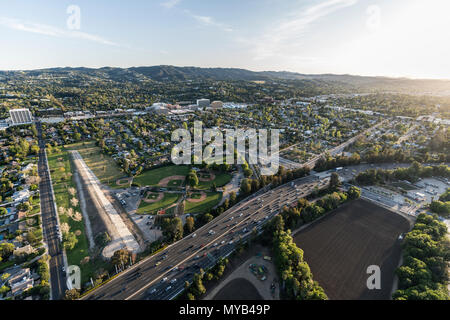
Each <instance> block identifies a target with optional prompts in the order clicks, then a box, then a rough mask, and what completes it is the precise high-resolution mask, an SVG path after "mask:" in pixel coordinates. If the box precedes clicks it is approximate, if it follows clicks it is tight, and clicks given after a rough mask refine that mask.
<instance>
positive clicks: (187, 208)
mask: <svg viewBox="0 0 450 320" xmlns="http://www.w3.org/2000/svg"><path fill="white" fill-rule="evenodd" d="M206 195H207V198H206V199H205V201H202V202H199V203H194V202H189V201H185V205H184V213H203V212H208V211H209V210H211V209H212V208H213V207H215V206H216V205H218V204H219V203H220V201H221V200H222V193H221V192H207V193H206Z"/></svg>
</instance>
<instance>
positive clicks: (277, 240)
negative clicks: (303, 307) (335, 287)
mask: <svg viewBox="0 0 450 320" xmlns="http://www.w3.org/2000/svg"><path fill="white" fill-rule="evenodd" d="M264 238H265V239H266V241H267V239H269V241H270V242H271V244H272V250H273V255H274V263H275V266H276V268H277V272H278V276H279V277H280V279H281V281H282V284H281V285H282V287H281V288H282V294H283V295H284V298H286V299H289V300H326V299H328V297H327V295H326V294H325V292H324V291H323V289H322V287H320V285H319V284H318V283H317V282H316V281H314V280H313V275H312V273H311V270H310V268H309V266H308V264H307V263H306V261H304V259H303V250H301V249H300V248H298V247H297V245H296V244H295V243H294V241H293V239H292V236H291V231H290V230H289V229H286V228H285V223H284V219H283V217H282V216H280V215H277V216H275V218H273V219H272V221H271V222H270V223H269V224H268V225H267V226H266V227H265V236H264Z"/></svg>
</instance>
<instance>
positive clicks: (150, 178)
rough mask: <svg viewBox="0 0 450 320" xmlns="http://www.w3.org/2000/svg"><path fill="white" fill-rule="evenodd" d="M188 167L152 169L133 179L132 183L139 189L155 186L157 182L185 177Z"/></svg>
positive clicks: (173, 166) (174, 166)
mask: <svg viewBox="0 0 450 320" xmlns="http://www.w3.org/2000/svg"><path fill="white" fill-rule="evenodd" d="M189 170H190V168H189V166H176V165H172V166H166V167H161V168H158V169H153V170H149V171H145V172H144V173H142V174H141V175H139V176H137V177H136V178H134V180H133V183H135V184H138V185H140V186H141V187H145V186H157V185H158V184H159V182H160V181H161V180H162V179H164V178H166V177H171V176H187V175H188V173H189Z"/></svg>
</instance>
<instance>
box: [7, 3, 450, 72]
mask: <svg viewBox="0 0 450 320" xmlns="http://www.w3.org/2000/svg"><path fill="white" fill-rule="evenodd" d="M449 9H450V3H449V2H448V1H445V0H430V1H426V2H425V1H421V0H398V1H395V2H393V1H388V0H374V1H367V0H284V1H273V0H248V1H244V2H243V1H238V0H230V1H227V2H223V1H215V0H211V1H208V2H205V1H202V0H153V1H143V0H136V1H133V2H131V3H123V2H119V1H106V0H97V1H86V0H79V1H73V2H72V1H67V0H63V1H58V2H56V3H55V2H54V1H51V0H42V1H39V2H36V1H31V0H20V1H15V2H13V3H11V2H9V1H4V0H0V11H1V12H2V13H1V14H0V35H1V36H2V45H3V46H2V47H3V48H2V49H3V50H1V51H0V70H34V69H46V68H57V67H61V68H64V67H66V66H68V67H74V68H76V67H86V68H102V67H105V66H111V67H118V68H129V67H133V66H155V65H175V66H196V67H202V68H216V67H219V68H240V69H246V70H252V71H288V72H295V73H302V74H316V75H319V74H339V75H343V74H348V75H359V76H371V77H389V78H409V79H445V80H447V79H450V61H449V60H448V59H447V58H446V57H448V56H450V42H449V41H448V40H449V39H448V38H449V36H448V33H447V31H448V30H450V20H449V19H448V18H447V17H446V14H447V12H448V11H449Z"/></svg>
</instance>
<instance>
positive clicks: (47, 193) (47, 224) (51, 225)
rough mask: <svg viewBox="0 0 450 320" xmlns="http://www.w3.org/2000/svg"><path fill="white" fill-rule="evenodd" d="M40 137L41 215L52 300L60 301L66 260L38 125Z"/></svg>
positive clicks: (63, 288) (64, 288)
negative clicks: (47, 255)
mask: <svg viewBox="0 0 450 320" xmlns="http://www.w3.org/2000/svg"><path fill="white" fill-rule="evenodd" d="M37 129H38V136H39V148H40V149H39V161H38V173H39V177H40V178H41V181H40V183H39V190H40V198H41V215H42V226H43V231H44V239H45V242H46V244H47V246H48V254H49V257H50V261H49V265H50V285H51V293H52V299H53V300H58V299H62V298H63V297H64V293H65V291H66V283H65V282H66V278H65V272H63V270H62V269H63V266H64V258H63V251H62V245H61V242H60V238H59V236H58V218H57V212H56V207H55V203H54V201H53V189H52V186H51V180H50V174H49V171H48V163H47V155H46V153H45V144H44V142H43V140H42V136H41V133H42V131H41V126H40V124H38V125H37Z"/></svg>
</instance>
